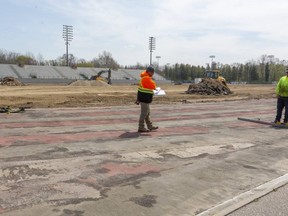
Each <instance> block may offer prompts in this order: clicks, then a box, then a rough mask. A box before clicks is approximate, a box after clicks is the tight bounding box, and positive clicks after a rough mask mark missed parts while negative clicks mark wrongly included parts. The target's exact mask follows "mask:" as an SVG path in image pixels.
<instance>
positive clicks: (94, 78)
mask: <svg viewBox="0 0 288 216" xmlns="http://www.w3.org/2000/svg"><path fill="white" fill-rule="evenodd" d="M103 73H108V77H107V79H105V78H104V77H102V76H101V74H103ZM90 80H101V81H104V82H107V83H108V84H109V85H111V69H109V70H101V71H99V72H98V74H97V75H94V76H92V77H91V78H90Z"/></svg>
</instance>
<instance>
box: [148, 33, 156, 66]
mask: <svg viewBox="0 0 288 216" xmlns="http://www.w3.org/2000/svg"><path fill="white" fill-rule="evenodd" d="M155 43H156V38H155V37H149V50H150V65H152V52H153V50H155V47H156V45H155Z"/></svg>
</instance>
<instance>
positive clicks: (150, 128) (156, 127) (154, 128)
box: [149, 126, 159, 131]
mask: <svg viewBox="0 0 288 216" xmlns="http://www.w3.org/2000/svg"><path fill="white" fill-rule="evenodd" d="M158 128H159V127H158V126H151V127H149V130H150V131H153V130H157V129H158Z"/></svg>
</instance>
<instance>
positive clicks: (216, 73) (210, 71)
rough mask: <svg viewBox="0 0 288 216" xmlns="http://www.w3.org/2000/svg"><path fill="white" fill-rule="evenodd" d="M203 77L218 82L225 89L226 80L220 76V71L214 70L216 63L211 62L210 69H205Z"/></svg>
mask: <svg viewBox="0 0 288 216" xmlns="http://www.w3.org/2000/svg"><path fill="white" fill-rule="evenodd" d="M205 75H206V77H207V78H212V79H216V80H218V81H220V82H221V83H222V84H223V85H225V86H226V87H227V82H226V79H225V78H224V77H223V76H221V72H220V70H217V69H216V62H212V67H211V69H207V70H206V71H205Z"/></svg>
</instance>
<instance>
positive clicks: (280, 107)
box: [275, 97, 288, 122]
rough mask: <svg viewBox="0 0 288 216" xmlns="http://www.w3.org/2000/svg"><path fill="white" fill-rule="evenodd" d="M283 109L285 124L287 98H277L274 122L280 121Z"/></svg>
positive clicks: (286, 118) (287, 106)
mask: <svg viewBox="0 0 288 216" xmlns="http://www.w3.org/2000/svg"><path fill="white" fill-rule="evenodd" d="M284 108H285V113H284V122H287V120H288V98H285V99H283V98H281V97H279V98H278V100H277V115H276V118H275V121H281V117H282V112H283V109H284Z"/></svg>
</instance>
